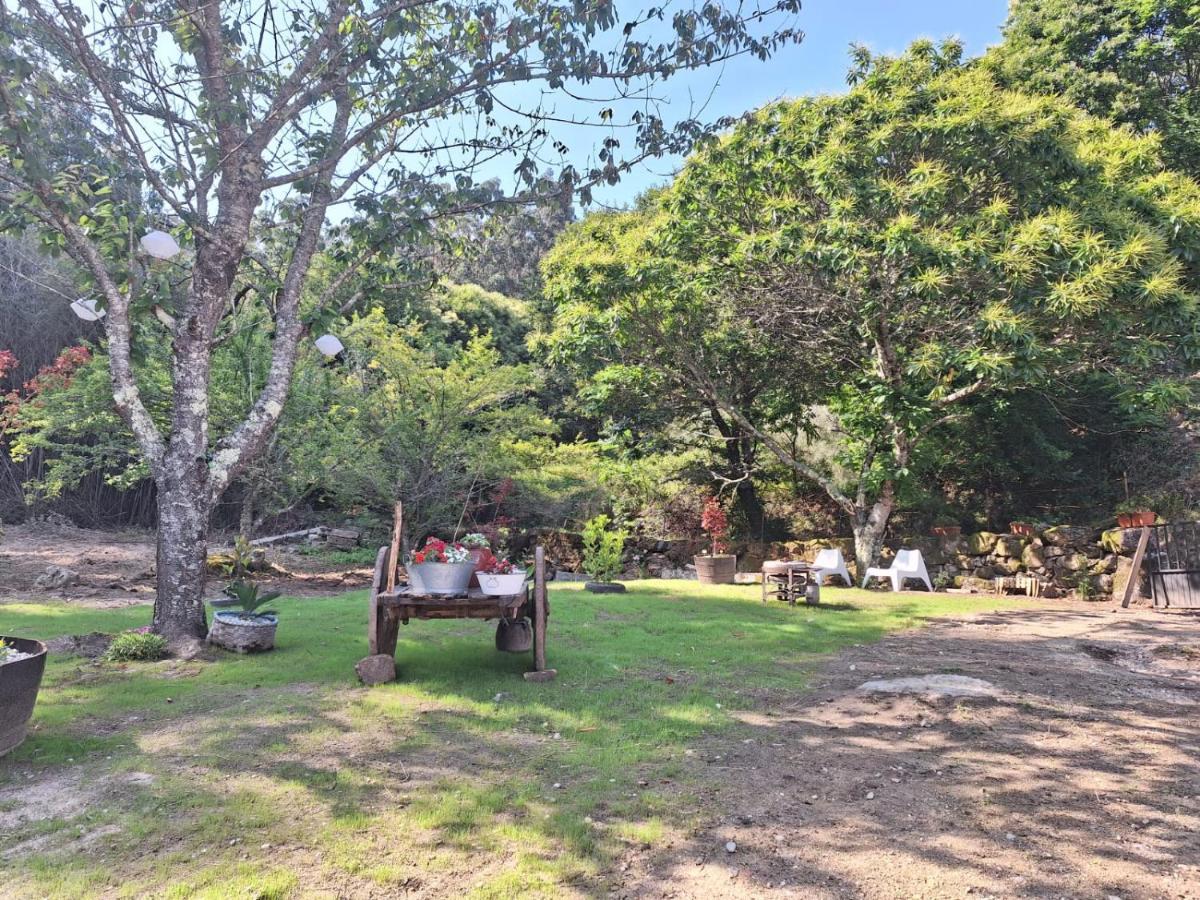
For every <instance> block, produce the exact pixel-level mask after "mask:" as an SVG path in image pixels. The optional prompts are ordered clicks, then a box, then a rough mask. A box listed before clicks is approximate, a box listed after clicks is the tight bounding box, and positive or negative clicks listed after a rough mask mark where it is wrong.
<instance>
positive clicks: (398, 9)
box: [0, 0, 799, 640]
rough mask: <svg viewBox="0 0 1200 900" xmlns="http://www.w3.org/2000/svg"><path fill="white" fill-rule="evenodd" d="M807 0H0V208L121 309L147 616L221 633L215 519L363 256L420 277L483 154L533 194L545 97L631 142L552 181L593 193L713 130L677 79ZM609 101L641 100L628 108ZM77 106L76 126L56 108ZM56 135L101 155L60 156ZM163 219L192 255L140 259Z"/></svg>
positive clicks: (759, 51)
mask: <svg viewBox="0 0 1200 900" xmlns="http://www.w3.org/2000/svg"><path fill="white" fill-rule="evenodd" d="M798 7H799V3H798V0H777V2H776V3H774V4H773V5H769V6H764V7H761V8H759V7H746V8H743V7H741V6H738V7H737V8H734V9H728V8H725V7H724V6H722V5H721V4H720V3H717V2H704V3H697V4H696V5H694V6H692V5H689V4H688V3H686V2H683V3H680V4H678V5H675V4H669V5H667V6H655V7H652V8H650V9H647V10H643V11H640V12H633V13H632V14H631V15H628V16H627V17H625V18H622V17H619V16H618V14H617V10H616V8H615V7H614V6H613V4H611V3H606V2H605V3H598V4H592V3H578V2H574V0H562V2H528V0H520V2H517V3H514V4H501V5H494V4H474V3H468V2H445V3H436V4H434V3H410V2H386V0H385V2H378V3H376V2H359V0H331V2H329V3H328V4H323V5H316V6H314V5H312V4H306V3H299V2H284V3H282V4H274V5H271V6H270V7H268V8H264V7H262V6H261V5H255V4H237V3H229V2H225V0H205V2H202V3H201V2H196V0H181V2H175V0H152V2H147V3H136V4H133V5H132V6H130V5H120V4H105V3H98V4H96V3H83V4H76V3H74V2H71V0H23V2H22V3H21V4H20V6H19V8H18V10H16V11H13V10H12V9H11V5H10V4H5V5H4V6H2V7H0V210H2V211H3V213H4V224H5V225H6V226H7V227H9V228H25V227H34V228H37V229H39V231H40V233H41V234H42V236H43V239H44V242H45V244H46V245H47V246H48V247H49V248H52V249H54V250H56V251H59V252H63V253H66V254H68V255H70V256H71V258H72V259H73V260H74V261H75V262H76V263H77V264H78V266H79V267H80V268H81V269H82V270H83V271H84V272H86V273H87V277H88V279H89V284H88V285H87V288H88V290H89V291H91V292H92V296H93V298H94V299H96V300H97V301H98V302H100V304H101V305H102V307H103V308H104V310H105V312H106V316H105V318H104V323H103V324H104V330H105V335H106V339H107V344H106V348H105V349H106V357H107V360H108V363H109V372H110V376H111V379H112V387H113V398H114V400H115V403H116V408H117V410H118V412H119V414H120V415H121V417H122V419H123V421H124V422H125V423H126V425H127V426H128V428H129V429H130V431H131V432H132V433H133V435H134V437H135V439H136V441H137V444H138V448H139V451H140V453H141V456H142V458H143V459H144V461H145V464H146V466H147V467H148V469H149V471H150V472H151V475H152V477H153V478H154V480H155V483H156V486H157V497H158V513H159V515H158V525H159V528H158V569H157V571H158V591H157V597H156V602H155V613H154V627H155V629H156V630H157V631H158V632H160V633H162V634H164V635H165V636H167V637H168V638H171V639H172V640H175V639H184V638H190V637H198V636H203V635H204V633H205V630H206V628H205V616H204V603H203V597H204V583H205V558H206V542H207V529H208V521H209V514H210V512H211V510H212V508H213V505H214V504H215V503H216V502H217V500H218V499H219V498H220V497H221V496H222V495H223V494H224V492H225V491H226V490H227V489H228V487H229V486H230V484H231V483H233V481H234V480H235V479H237V478H238V476H239V475H241V474H242V473H243V472H244V471H246V469H247V467H248V466H250V465H251V463H252V462H253V460H254V459H256V458H258V457H260V456H261V454H262V453H263V451H264V449H265V448H266V447H267V446H268V444H269V442H270V440H271V435H272V433H273V431H274V429H275V426H276V424H277V422H278V421H279V418H280V416H281V415H282V414H283V410H284V408H285V404H286V401H287V397H288V392H289V387H290V384H291V381H292V376H293V373H294V371H295V367H296V364H297V360H298V358H299V354H300V347H301V346H302V342H303V341H304V339H305V338H306V337H307V336H309V335H310V334H311V333H312V332H313V331H317V333H320V332H319V331H318V329H324V328H327V327H329V325H330V323H331V322H332V321H334V320H335V319H336V317H337V316H338V315H339V314H344V313H346V312H348V311H350V310H351V309H353V308H355V307H356V306H357V305H358V303H359V301H360V300H363V299H366V298H364V296H363V295H362V294H361V293H359V292H357V291H347V289H346V288H347V282H348V281H351V280H353V279H354V278H355V277H356V276H357V275H358V274H359V273H360V272H361V271H363V270H364V268H368V267H369V268H370V269H371V271H372V273H373V274H374V275H375V276H376V277H377V279H382V278H383V277H384V276H385V275H392V276H399V275H403V274H404V273H405V272H406V271H409V270H411V269H412V268H413V265H412V259H413V257H415V256H417V255H418V254H417V251H416V250H415V249H414V248H416V247H419V246H421V244H422V242H423V240H424V238H425V237H426V236H427V235H428V234H429V232H430V230H431V225H430V222H431V221H433V220H436V219H438V218H444V217H452V216H454V215H456V214H460V213H462V212H464V211H466V210H468V209H473V208H476V207H477V206H478V204H479V203H481V202H491V201H492V200H494V199H495V194H496V191H495V190H494V189H492V188H486V189H481V188H480V186H478V185H477V184H476V181H475V175H476V173H477V172H478V171H479V170H480V168H481V167H483V166H484V165H488V166H494V165H496V164H497V162H498V161H499V162H500V163H501V164H503V162H505V161H507V162H510V163H512V164H513V166H514V174H515V175H516V178H517V179H518V181H519V187H518V188H517V189H516V190H515V191H514V192H512V193H513V196H512V197H510V198H509V199H512V200H515V201H516V202H528V201H531V200H533V199H536V197H535V196H533V194H535V193H536V188H535V185H536V182H537V177H538V168H539V165H538V163H537V162H536V161H535V160H537V159H538V158H539V157H541V156H542V155H543V151H550V150H554V151H557V152H558V153H559V157H558V158H559V159H561V160H563V161H564V162H565V159H566V152H567V151H568V150H569V148H567V147H566V146H565V145H564V144H562V143H561V142H558V143H557V144H556V143H555V137H554V133H555V132H556V131H557V130H558V128H557V125H556V123H555V122H554V120H553V116H551V115H550V114H549V113H548V112H547V110H546V109H545V108H544V107H543V105H542V104H543V100H542V96H543V90H542V89H544V91H545V92H548V93H550V94H553V93H554V92H557V91H560V90H570V91H572V92H573V93H575V94H579V93H581V92H582V93H586V94H588V95H590V96H593V97H596V98H597V103H596V105H595V109H594V112H595V116H594V119H595V122H596V124H601V123H603V124H607V125H611V126H613V127H616V126H620V127H621V128H622V129H623V130H624V131H625V132H627V133H628V134H629V135H630V137H629V138H627V139H626V142H625V146H624V147H622V146H621V139H620V138H619V137H617V136H616V135H615V134H610V135H608V136H606V137H605V138H604V139H603V145H602V146H601V147H599V148H598V152H597V162H596V164H595V165H594V166H592V167H590V168H588V169H587V170H586V171H579V170H576V169H574V168H572V167H570V166H569V165H565V164H564V165H563V166H562V168H561V171H560V172H559V177H558V178H557V179H556V185H555V190H556V192H559V193H561V192H575V191H578V192H579V194H580V195H581V196H583V197H584V198H585V199H586V197H587V192H588V191H589V190H590V186H591V185H593V184H596V183H601V182H606V183H612V182H614V181H616V180H617V179H619V178H620V176H621V174H622V172H623V171H626V170H627V169H628V167H629V166H630V165H633V164H635V163H636V162H638V161H639V160H640V159H642V158H644V157H646V156H650V155H656V154H659V153H662V152H676V151H679V150H681V149H683V148H685V147H687V146H688V145H689V144H690V143H691V142H692V140H693V138H694V137H695V136H696V135H697V134H700V133H703V131H704V126H703V125H702V124H701V123H698V122H696V121H694V120H690V119H689V120H685V121H680V122H672V121H668V120H665V119H664V118H663V117H662V115H660V112H661V105H659V104H656V103H655V101H654V96H655V94H656V87H657V86H658V85H659V84H660V83H661V82H662V80H663V79H665V78H668V77H670V76H671V75H673V74H674V73H676V72H678V71H680V70H683V69H689V68H695V67H700V66H705V65H709V64H711V63H714V62H719V61H721V60H724V59H729V58H731V57H734V56H738V55H741V54H748V53H753V54H755V55H757V56H759V57H764V56H766V55H768V54H770V53H771V52H772V51H773V50H774V49H775V48H776V47H778V46H780V45H781V44H784V43H789V42H792V41H794V40H796V39H798V37H799V34H798V32H796V31H794V30H793V29H791V28H790V27H788V26H787V23H786V21H783V22H781V19H786V16H787V14H788V13H790V12H794V11H795V10H797V9H798ZM773 25H782V27H779V28H777V29H775V28H773V27H772V26H773ZM520 85H529V86H532V88H531V89H529V90H525V91H522V90H519V86H520ZM605 85H607V86H609V88H607V89H606V88H605V87H604V86H605ZM606 92H607V93H611V94H612V95H613V99H614V100H621V101H628V100H629V99H630V98H632V99H633V100H634V101H635V103H636V105H637V111H636V112H635V113H633V114H632V116H631V117H630V119H629V120H628V121H620V122H618V121H616V119H615V115H616V114H615V113H614V109H613V107H612V106H610V105H608V104H609V101H608V99H607V98H605V96H604V95H605V94H606ZM81 97H86V98H88V101H89V104H92V103H94V104H95V106H96V107H98V111H97V112H96V113H94V114H93V112H92V110H91V108H90V105H89V106H83V107H81V106H80V104H79V98H81ZM639 100H644V101H645V103H644V104H643V103H641V102H637V101H639ZM79 109H82V112H83V114H82V115H80V116H78V117H77V118H75V119H72V120H71V121H70V122H69V124H68V122H67V120H66V118H65V116H64V117H59V116H58V115H49V116H47V115H42V114H40V112H39V111H46V110H51V111H53V112H54V113H56V114H57V113H58V112H59V111H62V110H79ZM622 118H624V117H622ZM64 132H69V133H70V134H72V135H73V136H74V137H75V139H76V143H77V144H78V145H81V146H84V147H87V146H94V147H103V148H106V152H105V153H104V154H103V155H102V156H101V157H100V158H98V159H95V158H90V157H89V158H87V159H83V160H79V161H73V160H64V159H63V156H62V148H63V145H64V141H63V137H64ZM128 184H131V185H135V186H137V187H138V188H139V189H140V191H141V194H140V195H131V193H130V192H127V191H125V190H123V189H122V186H123V185H128ZM333 216H336V217H338V218H341V219H343V221H342V222H341V224H340V225H339V227H338V229H337V231H336V234H332V233H331V232H330V230H329V229H328V228H327V224H326V223H327V219H328V218H330V217H333ZM150 228H157V229H159V230H163V229H165V230H169V231H171V232H172V233H173V234H174V235H175V237H176V238H177V239H178V241H179V243H180V244H181V245H182V246H183V248H184V252H183V253H182V254H180V255H178V256H177V257H174V258H172V259H170V260H167V261H156V260H154V259H150V258H148V257H147V256H146V254H145V253H141V252H139V250H138V247H139V239H140V237H141V236H142V235H143V234H144V233H145V232H146V231H147V230H149V229H150ZM280 235H286V238H284V237H280ZM272 236H274V238H273V239H271V238H272ZM327 237H328V238H331V239H330V242H329V243H330V246H329V248H328V251H329V254H330V256H331V257H332V258H334V259H335V260H336V262H337V267H336V274H335V275H334V277H333V278H331V279H330V280H329V282H328V283H327V284H325V285H323V286H322V290H320V291H319V292H317V291H314V290H313V289H312V288H313V285H311V284H310V281H309V276H310V272H311V269H312V266H313V261H314V258H315V257H316V255H317V253H318V250H319V249H320V248H321V245H322V241H323V239H325V238H327ZM264 249H267V250H270V251H273V252H263V250H264ZM247 299H249V301H250V302H253V303H255V304H257V305H258V306H259V307H260V308H261V309H263V310H265V311H266V312H267V313H268V315H269V317H270V324H269V337H270V340H271V356H270V364H269V366H268V370H267V376H266V379H265V380H264V381H263V382H262V384H261V386H260V389H259V390H258V392H257V395H256V396H255V398H254V402H253V405H252V406H251V407H250V409H249V411H248V412H247V414H246V415H245V417H244V418H243V419H242V420H240V421H239V422H237V423H235V424H234V425H233V427H232V428H230V429H229V430H228V431H225V432H224V433H221V432H218V431H217V430H216V429H215V428H213V427H212V426H213V423H212V421H211V417H210V410H209V405H208V401H209V385H210V381H211V377H212V365H213V353H214V350H215V348H216V347H217V346H219V344H220V343H221V342H222V341H223V340H224V339H226V337H227V335H228V328H227V321H228V313H229V312H230V310H231V309H233V308H236V307H237V306H238V305H239V304H240V303H241V302H243V301H244V300H247ZM150 316H153V317H154V321H156V322H158V323H160V327H161V328H162V329H164V331H163V332H162V333H161V335H160V337H161V340H162V341H163V342H164V343H165V344H167V345H168V346H169V347H170V366H169V372H170V382H171V391H170V394H169V399H168V402H169V409H168V415H167V416H166V418H165V420H164V419H162V418H160V417H156V416H155V414H154V412H153V411H152V410H151V409H149V408H148V407H147V405H146V402H145V400H144V398H143V396H142V387H141V385H140V383H139V380H138V377H137V373H136V371H135V360H134V358H133V355H132V347H133V334H134V327H135V325H134V323H135V322H137V321H138V320H139V319H143V318H147V317H150Z"/></svg>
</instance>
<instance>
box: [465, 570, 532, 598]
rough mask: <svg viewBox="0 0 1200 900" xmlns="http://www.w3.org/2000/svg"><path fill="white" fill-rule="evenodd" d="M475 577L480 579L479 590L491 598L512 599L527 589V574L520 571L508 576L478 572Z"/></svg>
mask: <svg viewBox="0 0 1200 900" xmlns="http://www.w3.org/2000/svg"><path fill="white" fill-rule="evenodd" d="M475 577H476V578H478V579H479V590H481V591H482V592H483V593H484V594H486V595H487V596H489V597H511V596H512V595H513V594H519V593H521V589H522V588H523V587H525V573H524V572H523V571H521V570H519V569H518V570H516V571H514V572H510V573H509V574H507V575H498V574H496V573H494V572H476V573H475Z"/></svg>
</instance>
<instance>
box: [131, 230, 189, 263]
mask: <svg viewBox="0 0 1200 900" xmlns="http://www.w3.org/2000/svg"><path fill="white" fill-rule="evenodd" d="M139 243H140V244H141V245H142V249H143V250H145V251H146V252H147V253H149V254H150V255H151V256H153V257H154V258H155V259H170V258H171V257H172V256H175V255H177V254H178V253H179V244H178V242H177V241H176V240H175V238H173V237H171V235H169V234H167V233H166V232H165V231H149V232H147V233H146V234H144V235H142V239H141V241H140V242H139Z"/></svg>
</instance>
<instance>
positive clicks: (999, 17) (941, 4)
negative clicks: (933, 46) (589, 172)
mask: <svg viewBox="0 0 1200 900" xmlns="http://www.w3.org/2000/svg"><path fill="white" fill-rule="evenodd" d="M1007 11H1008V2H1007V0H806V2H805V3H804V8H803V10H802V11H801V13H800V15H799V18H798V25H799V27H800V28H801V29H802V30H803V31H804V32H805V38H804V41H803V42H802V43H800V44H799V45H797V46H793V47H788V48H787V49H785V50H784V51H783V52H781V53H780V54H778V55H777V56H775V57H773V58H772V59H770V60H768V61H767V62H765V63H764V62H759V61H758V60H756V59H750V58H745V59H738V60H734V61H732V62H729V63H727V64H726V65H725V66H724V68H723V69H722V70H720V71H719V72H718V70H716V69H709V70H706V71H700V72H694V73H689V74H688V75H686V76H680V77H677V78H676V79H673V80H672V81H670V82H668V83H667V85H666V87H667V88H668V91H667V97H668V102H669V105H670V107H671V108H672V109H676V108H678V110H679V111H680V113H686V110H687V109H688V106H689V104H690V102H691V98H698V99H703V98H705V97H707V96H708V94H709V92H710V91H711V90H712V88H713V84H714V81H716V80H717V79H718V77H719V81H718V82H717V84H716V89H715V91H714V92H713V93H712V97H711V100H710V101H709V102H708V105H707V107H706V108H705V112H704V118H706V119H713V118H716V117H719V116H724V115H738V114H740V113H742V112H745V111H746V110H748V109H753V108H755V107H758V106H761V105H762V104H764V103H767V102H770V101H771V100H774V99H777V98H779V97H785V96H799V95H803V94H819V93H834V92H840V91H842V90H845V87H846V82H845V77H846V70H847V67H848V63H849V55H848V53H849V48H850V45H851V44H852V43H861V44H865V45H867V46H868V47H870V48H871V49H872V50H874V51H876V52H880V53H895V52H899V51H901V50H903V49H904V48H905V47H906V46H907V45H908V44H909V43H911V42H912V41H914V40H916V39H917V38H922V37H927V38H933V39H935V40H940V39H942V38H946V37H958V38H960V39H961V40H962V41H963V42H964V43H965V45H966V51H967V54H968V55H971V56H974V55H978V54H979V53H982V52H983V51H984V50H985V49H987V47H988V46H990V45H992V44H994V43H997V42H998V41H999V40H1000V26H1001V25H1002V24H1003V22H1004V19H1005V16H1006V14H1007ZM558 110H559V111H560V112H566V111H569V106H566V105H564V104H562V103H560V104H559V105H558ZM592 112H593V111H591V110H589V111H588V114H590V113H592ZM567 140H568V143H570V144H571V145H572V151H573V153H572V155H573V156H574V157H575V162H576V165H579V164H580V163H581V162H583V161H584V160H586V158H587V156H589V155H590V148H591V145H592V144H593V143H594V141H595V140H596V132H595V131H594V130H591V129H578V133H576V132H575V130H574V129H572V130H571V133H570V134H569V135H568V136H567ZM678 165H679V160H678V159H677V158H676V159H669V160H667V159H664V160H654V161H651V162H650V163H648V164H645V165H643V166H642V167H641V168H640V169H639V170H638V171H637V172H635V173H633V174H632V175H630V176H627V177H626V178H624V179H622V181H621V183H620V184H619V185H616V186H614V187H605V188H603V189H601V190H598V191H597V192H596V199H597V201H599V202H600V203H602V204H604V205H623V204H625V203H628V202H629V201H631V200H632V199H633V198H634V197H635V196H636V195H637V194H638V193H640V192H641V191H643V190H645V189H646V188H648V187H651V186H653V185H655V184H659V183H662V182H663V181H665V180H667V179H668V178H669V177H670V175H671V174H672V172H673V171H674V170H675V169H676V168H677V167H678Z"/></svg>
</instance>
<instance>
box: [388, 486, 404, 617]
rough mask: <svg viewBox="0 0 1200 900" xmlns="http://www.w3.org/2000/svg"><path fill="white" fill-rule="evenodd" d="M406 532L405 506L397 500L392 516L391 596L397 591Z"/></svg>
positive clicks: (389, 569) (389, 588)
mask: <svg viewBox="0 0 1200 900" xmlns="http://www.w3.org/2000/svg"><path fill="white" fill-rule="evenodd" d="M403 532H404V504H403V503H402V502H401V501H399V500H397V501H396V510H395V513H394V514H393V515H392V546H391V548H390V550H391V552H390V553H389V554H388V568H387V589H388V593H389V594H390V593H391V592H392V591H394V590H395V589H396V567H397V566H399V565H400V536H401V534H403Z"/></svg>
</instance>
